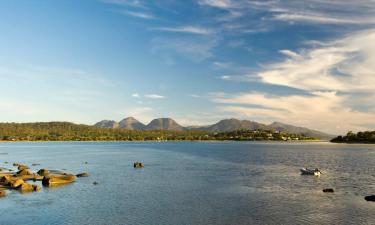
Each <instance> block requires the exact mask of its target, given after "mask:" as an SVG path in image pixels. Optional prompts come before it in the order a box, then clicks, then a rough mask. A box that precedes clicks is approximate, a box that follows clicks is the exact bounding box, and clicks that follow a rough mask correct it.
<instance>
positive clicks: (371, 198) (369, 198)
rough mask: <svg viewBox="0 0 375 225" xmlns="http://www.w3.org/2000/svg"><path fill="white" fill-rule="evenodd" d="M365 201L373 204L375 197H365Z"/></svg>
mask: <svg viewBox="0 0 375 225" xmlns="http://www.w3.org/2000/svg"><path fill="white" fill-rule="evenodd" d="M365 200H366V201H369V202H375V195H369V196H366V197H365Z"/></svg>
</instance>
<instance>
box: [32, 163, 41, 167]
mask: <svg viewBox="0 0 375 225" xmlns="http://www.w3.org/2000/svg"><path fill="white" fill-rule="evenodd" d="M39 165H40V164H39V163H33V164H31V166H39Z"/></svg>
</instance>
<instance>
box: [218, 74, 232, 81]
mask: <svg viewBox="0 0 375 225" xmlns="http://www.w3.org/2000/svg"><path fill="white" fill-rule="evenodd" d="M231 78H232V77H231V76H229V75H223V76H221V77H220V79H222V80H230V79H231Z"/></svg>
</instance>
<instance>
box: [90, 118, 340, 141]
mask: <svg viewBox="0 0 375 225" xmlns="http://www.w3.org/2000/svg"><path fill="white" fill-rule="evenodd" d="M94 126H96V127H100V128H119V129H126V130H170V131H184V130H201V131H209V132H226V131H234V130H240V129H246V130H256V129H261V130H273V131H281V132H287V133H293V134H300V135H305V136H308V137H314V138H319V139H327V140H328V139H331V138H332V137H334V135H331V134H326V133H323V132H320V131H317V130H312V129H309V128H305V127H297V126H293V125H289V124H284V123H280V122H273V123H271V124H268V125H267V124H263V123H258V122H254V121H250V120H238V119H224V120H220V121H219V122H217V123H215V124H212V125H208V126H189V127H183V126H181V125H180V124H178V123H177V122H176V121H175V120H173V119H171V118H158V119H153V120H152V121H151V122H150V123H149V124H147V125H145V124H143V123H141V122H139V121H138V120H137V119H135V118H134V117H128V118H125V119H123V120H121V121H120V122H116V121H114V120H102V121H100V122H98V123H96V124H95V125H94Z"/></svg>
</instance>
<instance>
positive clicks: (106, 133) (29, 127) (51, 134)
mask: <svg viewBox="0 0 375 225" xmlns="http://www.w3.org/2000/svg"><path fill="white" fill-rule="evenodd" d="M311 139H313V138H311V137H306V136H304V135H297V134H288V133H284V132H276V131H269V130H237V131H231V132H208V131H196V130H195V131H167V130H151V131H139V130H124V129H112V128H98V127H95V126H89V125H79V124H74V123H69V122H40V123H0V140H1V141H194V140H197V141H199V140H202V141H209V140H219V141H220V140H235V141H254V140H276V141H278V140H284V141H285V140H311Z"/></svg>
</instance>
